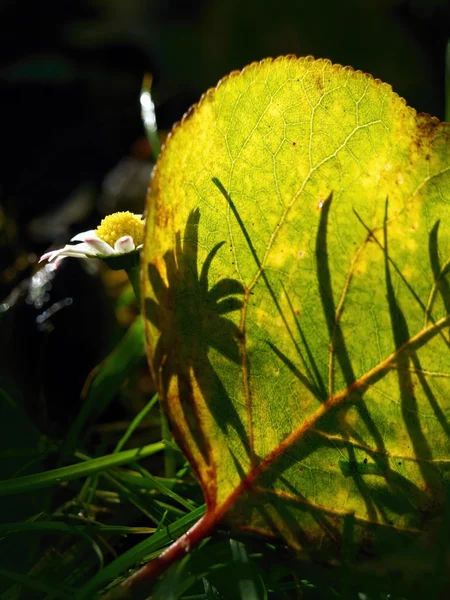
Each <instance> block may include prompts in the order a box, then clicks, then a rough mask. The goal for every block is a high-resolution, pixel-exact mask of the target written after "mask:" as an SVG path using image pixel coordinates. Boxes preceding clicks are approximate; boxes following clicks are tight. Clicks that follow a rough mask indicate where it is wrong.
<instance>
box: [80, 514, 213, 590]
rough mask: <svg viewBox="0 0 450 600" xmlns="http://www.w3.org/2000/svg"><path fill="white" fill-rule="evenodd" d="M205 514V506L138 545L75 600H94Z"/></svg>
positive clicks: (104, 570)
mask: <svg viewBox="0 0 450 600" xmlns="http://www.w3.org/2000/svg"><path fill="white" fill-rule="evenodd" d="M204 512H205V506H204V505H203V506H200V507H199V508H196V509H195V510H193V511H192V512H191V513H189V514H188V515H185V516H184V517H182V518H181V519H179V520H178V521H176V522H175V523H172V524H171V525H170V527H165V528H164V529H161V530H160V531H159V532H158V533H155V534H154V535H152V536H151V537H150V538H148V539H147V540H144V541H142V542H140V543H139V544H136V546H134V547H133V548H131V549H130V550H128V552H125V553H124V554H122V556H119V557H118V558H116V560H114V561H113V562H112V563H110V564H109V565H108V566H106V567H105V568H104V569H102V570H101V571H100V572H99V573H97V574H96V575H94V577H92V579H90V580H89V581H88V583H87V584H86V585H85V586H83V588H81V590H79V591H78V593H77V594H76V595H75V597H74V598H75V600H92V599H93V598H94V597H95V596H94V594H95V592H97V591H98V590H100V589H102V588H103V587H105V586H106V585H108V583H110V582H111V581H113V580H114V579H116V578H118V577H120V575H121V574H122V573H124V572H125V571H127V570H128V569H130V568H134V567H136V566H137V565H138V564H139V563H140V562H141V561H143V560H144V559H145V558H146V557H147V556H149V555H150V554H151V553H152V552H156V551H158V550H160V549H161V548H163V547H164V546H165V545H166V544H169V543H170V542H171V541H173V540H174V539H176V538H178V537H179V536H180V535H182V534H183V533H184V532H185V531H187V530H188V529H189V528H190V527H191V526H192V525H193V524H194V523H196V522H197V521H198V519H200V518H201V517H202V515H203V514H204Z"/></svg>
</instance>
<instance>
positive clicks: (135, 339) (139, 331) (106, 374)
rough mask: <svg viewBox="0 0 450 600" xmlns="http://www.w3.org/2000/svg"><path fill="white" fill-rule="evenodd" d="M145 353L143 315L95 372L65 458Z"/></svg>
mask: <svg viewBox="0 0 450 600" xmlns="http://www.w3.org/2000/svg"><path fill="white" fill-rule="evenodd" d="M144 355H145V345H144V325H143V320H142V317H141V316H139V317H137V318H136V320H135V321H134V322H133V323H132V325H131V326H130V328H129V329H128V331H127V332H126V334H125V335H124V337H123V338H122V340H121V341H120V343H119V344H118V345H117V346H116V348H114V350H113V351H112V352H111V354H109V356H107V357H106V358H105V360H104V361H103V362H102V363H100V365H98V366H97V367H96V368H95V369H94V370H93V371H92V373H91V375H90V376H89V379H88V382H89V384H88V389H87V393H86V397H85V400H84V403H83V406H82V407H81V410H80V412H79V414H78V416H77V418H76V419H75V422H74V424H73V425H72V427H71V429H70V431H69V433H68V435H67V438H66V441H65V442H64V445H63V447H62V449H61V461H63V460H64V458H66V457H67V456H69V455H70V454H72V452H73V450H74V449H75V447H76V445H77V442H78V440H79V438H80V435H81V432H82V431H83V429H84V428H85V425H86V423H87V422H88V421H89V422H91V421H92V420H93V419H94V418H96V417H98V416H99V415H100V414H101V413H102V412H103V411H104V410H105V409H106V407H107V406H108V404H109V403H110V401H111V400H112V399H113V398H114V396H115V394H116V393H117V390H118V389H119V388H120V386H121V385H122V383H123V382H124V380H125V379H126V377H127V376H128V373H129V372H130V371H131V369H132V368H133V367H134V366H135V365H136V364H137V363H138V362H139V361H140V360H141V359H142V357H143V356H144Z"/></svg>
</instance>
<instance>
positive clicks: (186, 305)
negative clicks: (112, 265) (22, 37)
mask: <svg viewBox="0 0 450 600" xmlns="http://www.w3.org/2000/svg"><path fill="white" fill-rule="evenodd" d="M199 221H200V211H199V210H198V209H196V210H194V211H192V212H191V213H190V214H189V217H188V220H187V224H186V227H185V231H184V236H183V239H181V236H180V233H177V235H176V242H175V249H174V250H170V251H168V252H166V253H165V254H164V256H163V260H164V263H165V268H166V273H167V284H166V282H165V281H164V280H163V278H162V276H161V274H160V272H159V271H158V269H157V267H156V266H155V265H154V264H150V265H148V278H149V281H150V284H151V286H152V288H153V293H154V296H155V298H156V300H154V299H152V298H146V300H145V315H146V317H147V319H148V320H149V321H150V322H151V323H152V324H153V325H154V326H155V327H156V328H157V329H158V330H159V331H160V332H161V335H160V337H159V339H158V342H157V344H156V348H155V351H154V355H153V368H154V372H155V374H156V375H157V377H158V384H159V386H160V392H161V393H162V396H163V397H165V395H166V393H167V391H168V389H169V384H170V381H171V379H172V378H173V377H176V378H177V379H178V390H179V392H178V393H179V396H180V401H181V404H182V406H183V410H184V412H185V418H186V420H187V421H188V422H190V424H191V430H192V432H193V434H194V433H195V434H196V436H197V439H198V434H199V432H198V428H199V422H200V420H201V419H200V416H199V415H198V414H197V415H195V411H196V407H195V404H194V402H193V388H192V385H193V383H192V374H193V375H194V379H195V382H196V384H197V385H198V388H199V389H200V391H201V393H202V395H203V398H204V399H205V402H206V404H207V406H208V408H209V410H210V411H211V414H212V416H213V418H214V419H215V421H216V423H217V424H218V426H219V427H220V428H221V429H222V430H224V431H226V429H227V427H228V426H231V427H233V428H234V429H235V430H236V431H237V432H238V434H239V435H240V437H241V439H242V440H244V443H245V444H246V445H247V443H246V439H247V434H246V431H245V428H244V426H243V424H242V422H241V420H240V418H239V415H238V413H237V412H236V409H235V408H234V406H233V403H232V402H231V399H230V398H229V396H228V394H227V392H226V390H225V387H224V385H223V383H222V381H221V380H220V378H219V377H218V375H217V373H216V372H215V370H214V368H213V366H212V364H211V361H210V359H209V356H208V351H209V349H210V348H214V349H215V350H216V351H217V352H219V353H220V354H221V355H222V356H224V357H225V358H227V359H228V360H229V361H231V362H232V363H234V364H238V365H239V364H241V360H242V359H241V350H240V344H239V339H240V337H241V335H240V330H239V327H238V326H237V325H236V324H235V323H233V322H232V321H231V320H230V319H228V318H227V317H226V316H225V315H227V314H230V313H232V312H234V311H237V310H240V309H241V308H242V306H243V300H242V299H240V298H238V297H236V296H242V295H243V294H244V287H243V285H242V284H241V283H240V282H239V281H237V280H235V279H230V278H224V279H221V280H219V281H218V282H217V283H215V284H214V285H213V286H212V287H211V288H209V281H208V277H209V273H210V268H211V265H212V262H213V260H214V259H215V257H216V255H217V253H218V252H219V250H220V248H221V247H222V246H223V244H224V243H225V242H219V243H218V244H216V245H215V246H214V247H213V248H212V250H211V251H210V252H209V254H208V255H207V257H206V259H205V262H204V263H203V266H202V267H201V271H200V272H199V269H198V225H199ZM193 414H194V417H193ZM194 421H195V422H194ZM200 429H201V426H200ZM202 435H204V434H203V432H202ZM204 442H205V443H204V444H203V446H204V447H203V449H202V443H201V442H199V447H200V448H201V450H202V453H203V454H204V455H205V454H207V448H206V446H207V444H206V440H204ZM205 458H206V456H205Z"/></svg>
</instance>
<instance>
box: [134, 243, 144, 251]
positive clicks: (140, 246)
mask: <svg viewBox="0 0 450 600" xmlns="http://www.w3.org/2000/svg"><path fill="white" fill-rule="evenodd" d="M143 247H144V244H139V246H136V250H140V249H141V248H143Z"/></svg>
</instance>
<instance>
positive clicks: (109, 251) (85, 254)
mask: <svg viewBox="0 0 450 600" xmlns="http://www.w3.org/2000/svg"><path fill="white" fill-rule="evenodd" d="M70 241H71V242H81V243H79V244H66V245H65V246H64V248H60V249H59V250H51V251H50V252H47V253H46V254H43V255H42V256H41V258H40V260H39V262H41V261H43V260H48V261H49V262H52V261H55V265H56V266H58V265H59V263H60V262H61V261H62V260H63V259H64V258H68V257H75V258H102V259H104V260H105V261H106V262H107V263H108V264H109V266H111V267H112V268H119V269H122V268H126V267H124V266H123V261H122V260H119V261H118V260H117V259H120V258H125V256H124V255H129V254H131V253H134V254H137V253H138V251H139V250H140V249H141V248H142V246H143V242H144V221H143V218H142V215H136V214H134V213H131V212H129V211H124V212H117V213H113V214H112V215H108V216H107V217H105V218H104V219H103V220H102V222H101V223H100V225H99V226H98V227H97V229H91V230H89V231H83V232H81V233H78V234H77V235H75V236H74V237H73V238H72V239H71V240H70ZM115 264H116V266H114V265H115Z"/></svg>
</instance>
